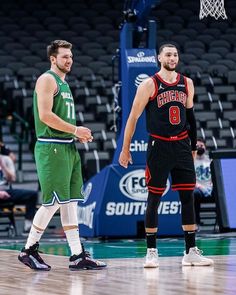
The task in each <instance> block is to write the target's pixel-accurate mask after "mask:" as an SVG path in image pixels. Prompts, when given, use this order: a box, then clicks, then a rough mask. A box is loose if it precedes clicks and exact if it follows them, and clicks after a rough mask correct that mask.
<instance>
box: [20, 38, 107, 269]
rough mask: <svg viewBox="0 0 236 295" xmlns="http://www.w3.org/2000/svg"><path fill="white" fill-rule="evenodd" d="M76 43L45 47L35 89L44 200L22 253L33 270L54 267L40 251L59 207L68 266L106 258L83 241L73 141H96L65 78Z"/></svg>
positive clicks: (79, 177) (37, 150)
mask: <svg viewBox="0 0 236 295" xmlns="http://www.w3.org/2000/svg"><path fill="white" fill-rule="evenodd" d="M71 49H72V44H71V43H69V42H67V41H64V40H55V41H53V42H52V43H51V44H50V45H49V46H48V47H47V54H48V58H49V60H50V62H51V69H50V70H49V71H47V72H46V73H44V74H42V75H41V76H40V77H39V78H38V80H37V82H36V86H35V91H34V118H35V129H36V136H37V142H36V145H35V159H36V166H37V172H38V177H39V181H40V185H41V190H42V195H43V203H42V206H41V207H40V208H39V210H38V211H37V213H36V214H35V217H34V220H33V225H32V227H31V230H30V233H29V236H28V239H27V242H26V245H25V247H24V248H23V249H22V250H21V253H20V254H19V256H18V259H19V260H20V261H21V262H22V263H24V264H25V265H27V266H28V267H30V268H32V269H34V270H46V271H48V270H50V269H51V267H50V266H49V265H48V264H46V263H45V262H44V261H43V259H42V258H41V257H40V255H39V253H38V247H39V240H40V238H41V236H42V234H43V232H44V231H45V229H46V227H47V225H48V223H49V222H50V220H51V218H52V217H53V215H54V213H55V212H56V211H57V210H58V209H60V216H61V223H62V226H63V229H64V232H65V234H66V238H67V241H68V244H69V246H70V250H71V257H70V261H69V269H70V270H81V269H98V268H102V267H105V266H106V264H105V263H104V262H102V261H97V260H94V259H92V258H90V255H89V253H88V252H87V251H85V250H84V248H83V245H81V242H80V238H79V231H78V217H77V203H78V200H80V199H82V195H81V189H82V175H81V163H80V156H79V154H78V152H77V150H76V146H75V143H74V140H75V138H77V139H78V140H79V141H80V142H83V143H86V142H90V141H92V139H93V137H92V134H91V130H89V129H88V128H86V127H83V126H76V118H75V107H74V101H73V96H72V93H71V90H70V88H69V85H68V84H67V82H66V81H65V77H66V74H67V73H69V72H70V70H71V66H72V63H73V60H72V52H71Z"/></svg>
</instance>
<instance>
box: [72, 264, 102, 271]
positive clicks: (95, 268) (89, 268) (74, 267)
mask: <svg viewBox="0 0 236 295" xmlns="http://www.w3.org/2000/svg"><path fill="white" fill-rule="evenodd" d="M105 267H106V265H104V266H98V267H92V266H86V267H83V268H78V267H76V266H69V269H70V270H71V271H83V270H99V269H103V268H105Z"/></svg>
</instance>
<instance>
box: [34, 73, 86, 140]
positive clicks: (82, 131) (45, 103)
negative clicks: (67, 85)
mask: <svg viewBox="0 0 236 295" xmlns="http://www.w3.org/2000/svg"><path fill="white" fill-rule="evenodd" d="M35 89H36V93H37V103H38V111H39V118H40V120H41V121H42V122H43V123H45V124H47V125H48V126H49V127H51V128H54V129H57V130H60V131H63V132H68V133H71V134H74V135H75V136H76V137H78V138H81V140H83V141H89V140H91V138H92V137H91V130H90V129H88V128H86V127H83V126H79V127H76V126H74V125H72V124H70V123H67V122H65V121H64V120H62V119H61V118H60V117H58V116H57V115H56V114H55V113H53V111H52V107H53V96H54V93H56V91H57V84H56V81H55V79H54V78H53V77H52V76H51V75H49V74H43V75H42V76H40V77H39V79H38V80H37V83H36V87H35Z"/></svg>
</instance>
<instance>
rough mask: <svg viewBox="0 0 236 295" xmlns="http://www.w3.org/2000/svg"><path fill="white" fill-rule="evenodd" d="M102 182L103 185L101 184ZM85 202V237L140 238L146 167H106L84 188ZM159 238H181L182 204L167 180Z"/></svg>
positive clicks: (81, 211) (82, 227)
mask: <svg viewBox="0 0 236 295" xmlns="http://www.w3.org/2000/svg"><path fill="white" fill-rule="evenodd" d="M101 179H102V180H103V183H102V185H101ZM84 194H85V202H84V203H81V204H80V206H79V207H78V216H79V224H80V234H81V235H82V236H84V237H98V236H103V237H115V236H124V237H125V236H137V234H138V223H139V222H143V221H144V217H145V211H146V200H147V195H148V192H147V188H146V185H145V173H144V167H143V166H137V165H135V166H130V167H129V168H127V169H124V168H122V167H121V166H119V165H113V164H112V165H110V166H108V167H105V168H104V169H103V170H102V171H101V173H100V174H99V175H96V176H95V177H93V178H92V179H91V180H90V181H89V182H88V183H87V184H86V186H85V189H84ZM158 214H159V231H158V235H180V234H182V230H181V218H180V214H181V204H180V201H179V198H178V194H177V193H176V192H173V191H171V189H170V182H169V180H168V182H167V187H166V191H165V192H164V195H163V197H162V201H161V203H160V206H159V208H158Z"/></svg>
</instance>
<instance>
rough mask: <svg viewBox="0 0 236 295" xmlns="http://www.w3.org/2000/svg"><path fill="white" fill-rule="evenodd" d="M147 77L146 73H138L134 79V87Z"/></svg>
mask: <svg viewBox="0 0 236 295" xmlns="http://www.w3.org/2000/svg"><path fill="white" fill-rule="evenodd" d="M147 78H149V76H148V75H147V74H139V75H138V76H137V77H136V78H135V81H134V84H135V86H136V87H138V86H139V85H140V84H141V83H142V82H143V81H144V80H145V79H147Z"/></svg>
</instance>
